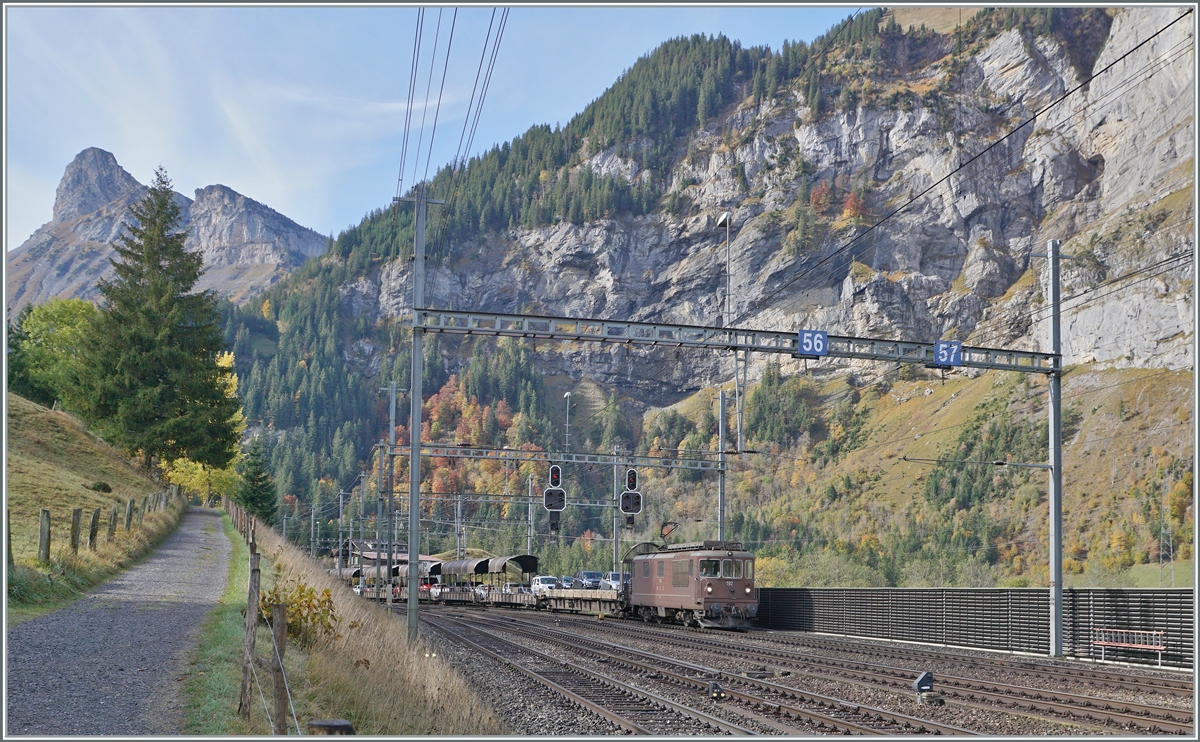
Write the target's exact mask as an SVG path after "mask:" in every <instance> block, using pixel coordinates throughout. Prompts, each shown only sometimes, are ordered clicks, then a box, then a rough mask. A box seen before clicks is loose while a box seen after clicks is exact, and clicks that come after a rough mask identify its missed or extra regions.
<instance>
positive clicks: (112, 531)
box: [108, 505, 120, 543]
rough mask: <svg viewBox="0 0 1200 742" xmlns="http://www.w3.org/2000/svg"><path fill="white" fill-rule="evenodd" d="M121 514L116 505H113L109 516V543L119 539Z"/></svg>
mask: <svg viewBox="0 0 1200 742" xmlns="http://www.w3.org/2000/svg"><path fill="white" fill-rule="evenodd" d="M118 512H120V511H119V509H118V508H117V506H116V505H113V509H112V513H110V514H109V516H108V542H109V543H112V540H113V539H114V538H116V537H117V513H118Z"/></svg>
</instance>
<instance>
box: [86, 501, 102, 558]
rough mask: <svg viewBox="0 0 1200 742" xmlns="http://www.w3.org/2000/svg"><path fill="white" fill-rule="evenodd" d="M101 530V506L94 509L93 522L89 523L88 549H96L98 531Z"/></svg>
mask: <svg viewBox="0 0 1200 742" xmlns="http://www.w3.org/2000/svg"><path fill="white" fill-rule="evenodd" d="M99 530H100V508H96V509H95V510H93V511H92V522H91V523H89V524H88V551H95V550H96V532H97V531H99Z"/></svg>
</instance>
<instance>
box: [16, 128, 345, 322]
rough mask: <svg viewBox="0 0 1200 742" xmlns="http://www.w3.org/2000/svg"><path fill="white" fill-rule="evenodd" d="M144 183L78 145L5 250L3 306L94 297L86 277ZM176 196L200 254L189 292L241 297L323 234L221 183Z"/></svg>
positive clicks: (103, 261)
mask: <svg viewBox="0 0 1200 742" xmlns="http://www.w3.org/2000/svg"><path fill="white" fill-rule="evenodd" d="M145 191H146V187H145V186H143V185H142V184H140V183H138V182H137V180H136V179H134V177H133V176H132V175H130V174H129V173H128V172H126V171H125V169H124V168H122V167H121V166H120V165H119V164H117V160H116V158H115V157H114V156H113V155H112V154H111V153H109V152H105V151H104V150H101V149H97V148H95V147H92V148H89V149H86V150H84V151H83V152H80V153H79V154H78V155H77V156H76V157H75V159H74V160H73V161H72V162H71V163H70V164H69V165H68V166H67V168H66V171H65V172H64V173H63V179H62V181H61V182H60V183H59V185H58V191H57V194H56V196H55V201H54V212H53V214H54V218H53V219H52V220H51V221H50V222H48V223H47V224H44V225H42V227H40V228H39V229H38V230H37V231H36V232H34V233H33V235H32V236H31V237H30V238H29V239H28V240H26V241H25V242H24V243H23V244H22V245H21V246H20V247H18V248H17V249H16V250H13V251H12V252H10V253H9V254H8V256H7V263H8V277H7V284H6V285H7V290H8V308H9V311H10V312H14V313H15V312H17V311H20V309H21V307H23V306H24V305H25V304H29V303H35V304H36V303H41V302H43V301H46V300H47V299H50V298H54V297H60V298H70V297H81V298H85V299H96V298H97V297H98V292H97V290H96V283H97V282H98V281H99V280H101V279H102V278H105V277H106V276H108V275H109V274H110V273H111V270H112V268H111V265H110V263H109V259H110V258H112V257H113V256H114V255H115V252H114V251H113V250H112V248H111V247H110V245H111V244H112V243H113V242H114V241H116V239H117V238H118V237H119V236H120V235H121V232H122V228H123V227H124V226H125V225H126V224H127V223H128V220H129V214H128V212H129V206H130V205H131V204H134V203H136V202H137V201H138V200H140V199H141V198H142V197H143V196H144V194H145ZM176 196H177V201H178V203H179V205H180V208H181V210H182V212H183V213H182V223H181V227H182V228H184V229H187V230H188V240H187V243H186V247H187V249H188V250H191V251H199V252H202V253H203V254H204V264H205V273H204V275H202V276H201V278H200V280H199V281H198V282H197V289H198V290H205V289H213V290H214V291H216V292H217V293H218V294H219V295H221V296H225V297H228V298H230V299H231V300H233V301H238V302H240V301H244V300H245V299H246V298H248V297H249V296H250V295H252V294H254V293H256V292H257V291H260V290H262V289H263V288H265V287H267V286H269V285H270V284H272V283H274V282H275V281H277V280H279V278H281V277H282V276H284V275H286V274H287V273H288V272H289V271H290V270H292V269H293V268H295V267H296V266H299V265H301V264H302V263H303V262H304V261H305V260H307V259H308V258H311V257H314V256H316V255H319V254H321V253H322V252H324V250H325V244H326V238H324V237H322V236H321V235H319V234H317V233H316V232H314V231H313V230H311V229H306V228H305V227H301V226H300V225H298V224H296V223H295V222H293V221H292V220H290V219H288V218H287V217H285V216H283V215H282V214H279V213H278V212H276V211H274V210H272V209H270V208H268V207H267V206H264V205H263V204H260V203H258V202H257V201H254V200H253V199H250V198H247V197H245V196H243V195H241V194H239V193H237V192H235V191H233V190H232V189H230V188H227V187H226V186H222V185H214V186H208V187H207V188H201V189H198V190H197V191H196V198H195V200H192V199H189V198H187V197H185V196H183V195H179V194H176Z"/></svg>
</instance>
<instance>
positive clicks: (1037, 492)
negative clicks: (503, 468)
mask: <svg viewBox="0 0 1200 742" xmlns="http://www.w3.org/2000/svg"><path fill="white" fill-rule="evenodd" d="M1191 385H1192V375H1191V373H1190V372H1171V371H1162V370H1093V369H1091V368H1090V367H1076V368H1072V369H1070V370H1069V372H1068V373H1067V374H1066V375H1065V378H1064V381H1063V397H1064V399H1063V402H1064V418H1065V426H1064V428H1065V435H1064V452H1063V453H1064V477H1063V479H1064V501H1063V532H1064V551H1065V560H1064V570H1065V572H1066V573H1067V574H1066V582H1067V584H1068V585H1077V586H1086V585H1097V586H1119V585H1127V586H1132V585H1135V584H1137V585H1144V584H1147V581H1148V580H1149V579H1150V577H1151V575H1149V573H1148V572H1146V571H1147V570H1148V569H1150V567H1151V566H1153V571H1154V575H1153V577H1154V580H1155V582H1154V584H1155V585H1156V584H1157V562H1158V551H1159V544H1158V536H1159V529H1160V524H1161V515H1162V512H1163V509H1164V508H1166V510H1167V514H1168V519H1169V520H1170V521H1171V523H1172V529H1173V537H1174V555H1175V558H1176V559H1177V560H1182V559H1188V558H1190V556H1191V552H1192V528H1193V525H1192V523H1193V515H1192V507H1191V470H1192V467H1193V463H1194V462H1193V452H1192V446H1191V437H1192V425H1193V422H1194V421H1193V419H1192V410H1191V404H1190V401H1189V400H1190V390H1191ZM818 388H819V394H820V396H821V397H822V399H823V400H824V401H825V402H826V404H828V403H829V402H832V401H833V400H835V399H843V400H844V399H846V398H847V397H848V395H849V394H851V392H849V388H848V387H847V386H846V383H845V381H844V380H842V379H838V380H834V381H830V382H827V383H825V384H823V385H818ZM711 396H712V395H711V394H710V393H709V392H701V393H700V394H699V395H697V396H696V397H695V398H692V399H689V400H685V401H684V402H682V403H680V404H679V405H677V406H676V409H679V410H680V411H681V412H682V413H683V414H685V415H689V416H691V417H695V415H696V409H697V408H703V407H704V406H705V405H707V404H709V403H710V402H709V399H710V397H711ZM857 396H858V400H857V402H856V403H855V411H856V414H857V420H858V421H859V422H858V425H859V426H860V427H859V431H860V432H859V434H858V436H857V445H856V446H853V447H851V449H850V450H849V451H843V452H841V453H839V454H838V455H837V456H835V457H833V458H832V459H828V458H825V459H822V458H821V457H818V456H814V455H813V451H814V450H817V449H819V441H815V440H814V441H808V442H803V443H801V444H798V445H796V446H794V447H792V448H790V449H781V448H779V447H778V446H774V447H772V446H761V445H758V444H756V443H755V442H753V441H750V442H749V443H748V447H750V448H754V449H756V450H758V451H759V453H757V454H747V455H746V456H745V457H744V458H743V460H742V461H741V462H739V463H736V464H735V471H734V472H733V473H732V475H731V477H730V481H729V484H728V485H727V491H728V503H729V505H728V508H727V512H726V523H727V535H729V536H730V537H736V538H741V539H742V540H743V541H745V542H746V543H747V545H748V546H749V547H750V548H753V549H755V550H757V551H759V553H760V554H762V555H766V556H767V557H768V559H771V558H776V559H778V560H780V561H779V562H778V563H775V564H771V563H770V562H769V561H768V565H769V566H770V567H771V569H770V570H768V573H769V574H770V575H771V579H772V580H774V581H775V582H776V584H805V583H811V581H812V580H822V581H828V582H829V583H830V584H838V582H839V580H840V581H842V582H843V583H844V582H846V581H849V582H855V581H857V582H858V584H900V585H904V584H908V585H912V586H920V585H923V584H955V583H959V584H969V583H970V584H996V583H999V584H1012V585H1023V584H1028V585H1044V584H1047V550H1048V527H1047V519H1046V516H1047V512H1048V510H1047V508H1048V505H1047V499H1046V498H1047V495H1046V492H1047V475H1046V472H1045V471H1043V470H1040V469H1029V468H1021V467H1011V466H1006V467H991V466H989V467H987V468H986V469H985V470H983V471H982V476H978V474H979V473H980V468H979V467H974V469H972V467H969V466H957V467H954V466H947V465H941V466H939V465H937V464H935V463H931V462H930V461H915V460H914V459H927V460H936V459H939V458H941V459H963V458H964V457H970V456H971V455H973V454H972V452H973V451H978V450H984V447H985V444H986V443H987V438H988V436H989V435H992V436H995V435H997V434H998V431H999V433H1001V434H1005V435H1009V436H1013V435H1016V434H1023V435H1024V436H1025V438H1024V439H1023V440H1027V441H1030V442H1032V443H1031V444H1030V445H1033V446H1034V448H1032V449H1031V450H1030V452H1029V453H1028V454H1027V455H1026V456H1021V457H1020V458H1014V459H1013V463H1043V462H1044V461H1045V460H1046V459H1045V432H1044V431H1045V426H1046V412H1045V402H1046V382H1045V380H1044V379H1042V378H1039V377H1028V378H1026V377H1023V376H1020V375H1017V374H1011V373H996V372H992V373H988V374H984V375H981V376H980V377H978V378H975V379H969V378H966V377H964V376H955V377H952V378H947V379H946V380H945V381H944V382H943V381H941V380H938V379H936V378H929V379H915V380H909V381H896V382H894V383H892V384H891V385H890V386H885V387H880V386H875V387H872V388H868V389H866V390H862V391H861V393H859V394H858V395H857ZM700 397H703V398H704V399H702V400H701V399H699V398H700ZM850 398H853V396H851V397H850ZM731 407H732V406H731ZM648 419H649V420H650V422H652V421H653V416H648ZM993 423H996V427H992V424H993ZM972 431H976V432H974V433H973V432H972ZM1018 437H1020V436H1019V435H1018ZM1014 440H1016V439H1014ZM1039 442H1040V443H1039ZM1004 445H1006V446H1007V445H1008V444H1004ZM1013 445H1016V444H1013ZM964 450H965V451H967V453H965V454H964V453H961V451H964ZM1008 450H1012V449H1011V448H1009V449H1008ZM988 460H992V459H991V458H989V459H988ZM952 470H953V471H955V472H957V474H956V476H959V477H967V476H970V475H972V474H975V476H976V479H977V480H978V481H977V482H976V484H975V485H974V487H975V490H973V491H974V492H976V493H977V494H976V495H974V497H975V498H976V500H975V501H968V500H967V499H966V498H965V497H964V495H963V494H962V493H963V492H964V491H972V490H965V489H964V488H963V487H962V486H960V487H959V489H958V490H956V492H955V494H956V495H957V496H956V497H948V496H944V492H943V491H942V490H939V489H938V488H939V487H942V486H944V485H942V484H938V481H937V480H939V479H940V480H945V479H946V477H948V476H950V472H951V471H952ZM935 472H937V474H935ZM931 478H932V479H934V480H935V481H934V482H932V483H931ZM644 481H645V485H644V486H643V490H644V496H645V502H646V507H647V510H648V517H646V522H647V523H649V524H656V523H659V522H661V521H663V520H676V521H680V522H682V523H684V531H685V532H684V533H683V534H681V536H680V538H682V539H683V540H690V539H691V538H704V537H708V538H711V537H713V536H714V535H715V530H716V528H715V525H716V524H715V519H716V496H715V495H716V491H715V490H716V482H715V480H713V481H707V480H705V481H702V482H699V483H695V484H689V483H685V482H682V481H680V480H679V479H678V477H675V476H669V477H655V476H653V475H651V476H649V477H645V478H644ZM980 482H981V483H980ZM814 554H826V555H829V554H833V555H837V556H838V557H839V558H840V561H839V560H835V561H834V562H832V563H831V562H829V561H820V562H819V564H818V563H817V562H813V561H812V560H811V559H810V560H809V561H808V562H807V563H806V562H805V557H804V555H814ZM939 564H941V565H950V566H949V567H945V568H944V569H940V568H939ZM955 564H958V565H959V567H960V570H959V573H956V572H955V566H954V565H955ZM962 564H967V565H968V568H961V565H962ZM1137 565H1145V566H1142V567H1139V569H1138V570H1137V571H1130V568H1132V567H1135V566H1137ZM856 567H865V568H867V569H868V572H861V571H856ZM939 569H940V571H939ZM838 570H842V571H843V574H841V575H833V574H830V572H831V571H834V572H836V571H838ZM1185 571H1188V572H1190V564H1188V565H1183V564H1177V565H1176V584H1177V585H1178V584H1184V583H1181V582H1180V577H1181V575H1182V574H1183V573H1184V572H1185ZM1142 572H1146V574H1141V573H1142ZM764 576H766V575H764Z"/></svg>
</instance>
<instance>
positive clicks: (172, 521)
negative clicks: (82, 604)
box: [5, 393, 179, 622]
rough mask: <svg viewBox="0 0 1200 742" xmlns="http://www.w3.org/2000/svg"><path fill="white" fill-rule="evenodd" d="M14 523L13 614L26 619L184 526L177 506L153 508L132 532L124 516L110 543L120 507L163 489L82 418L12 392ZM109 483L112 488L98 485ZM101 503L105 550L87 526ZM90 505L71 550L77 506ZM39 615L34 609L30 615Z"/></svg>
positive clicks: (10, 501)
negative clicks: (93, 545) (44, 524)
mask: <svg viewBox="0 0 1200 742" xmlns="http://www.w3.org/2000/svg"><path fill="white" fill-rule="evenodd" d="M7 422H8V431H7V432H8V470H7V472H6V482H5V484H6V491H7V506H8V512H9V519H10V521H9V527H10V529H11V534H12V551H13V558H14V560H15V562H16V565H17V567H16V569H11V570H10V573H9V580H8V608H9V613H8V617H9V620H10V622H11V621H13V620H22V619H23V618H26V617H28V616H30V615H32V613H36V612H40V611H43V610H46V609H47V608H50V607H53V606H55V605H57V604H59V603H60V602H61V601H63V600H69V599H71V598H73V597H76V596H78V595H79V594H81V591H82V590H83V589H86V588H87V587H89V586H91V585H95V584H97V583H98V582H100V581H102V580H104V579H106V578H107V577H108V576H110V575H112V574H113V573H115V572H116V571H117V570H119V569H121V568H123V567H124V566H126V565H128V564H129V563H131V562H132V561H134V560H136V559H137V558H139V557H140V556H141V555H143V554H145V553H146V552H147V551H149V550H150V549H151V548H153V546H154V545H155V544H157V543H158V542H159V541H161V540H162V538H164V537H165V536H166V535H167V534H168V533H170V532H171V531H172V530H173V529H174V527H175V525H176V524H177V523H178V518H179V510H178V507H176V506H172V507H171V508H170V509H168V510H167V511H166V512H163V511H158V512H154V513H150V514H149V515H147V516H146V517H145V518H144V520H143V524H142V527H141V528H133V529H132V530H130V531H129V532H128V533H127V532H125V531H124V529H123V527H122V526H123V520H118V523H119V524H121V525H118V527H117V534H116V538H115V539H114V541H113V542H112V543H108V541H107V533H108V528H107V527H108V519H109V516H110V513H111V512H112V509H113V507H114V506H117V507H119V508H120V514H121V515H120V517H121V519H123V518H124V513H125V504H126V502H128V501H129V500H130V499H131V498H132V499H134V500H135V501H136V502H137V506H138V507H141V499H142V498H143V497H145V496H146V495H149V494H152V493H155V492H161V491H162V489H163V487H162V486H161V485H159V484H158V483H156V482H155V481H153V480H152V479H149V478H147V477H145V476H143V475H142V474H141V473H139V472H138V471H137V470H136V469H135V468H134V467H133V466H132V465H131V464H130V463H129V462H128V461H127V460H126V459H125V458H124V457H123V456H122V455H121V454H120V453H118V452H117V451H115V450H114V449H112V448H110V447H109V446H108V445H106V444H105V443H103V442H102V441H100V440H98V439H96V438H95V437H94V436H92V435H91V434H90V433H88V431H87V430H86V429H85V428H84V426H83V425H82V424H81V423H80V422H78V421H77V420H76V419H75V418H73V417H71V416H70V415H67V414H66V413H63V412H57V411H53V410H48V409H46V408H45V407H42V406H40V405H37V404H34V403H33V402H30V401H28V400H26V399H24V398H23V397H19V396H17V395H15V394H11V393H10V394H8V421H7ZM98 482H104V483H106V484H107V485H108V486H109V488H110V489H111V492H101V491H97V490H94V489H92V486H93V485H95V484H96V483H98ZM97 507H98V508H100V513H101V515H100V529H99V534H98V540H99V543H100V546H99V548H97V550H96V551H95V552H94V553H89V552H88V551H87V546H86V544H87V526H88V522H89V519H90V518H91V515H92V510H93V509H94V508H97ZM42 508H47V509H49V510H50V514H51V534H50V558H51V563H50V564H49V565H39V564H37V545H38V523H39V515H40V511H41V509H42ZM75 508H83V511H84V512H83V520H82V523H81V529H80V530H81V534H80V543H81V548H80V552H79V555H78V557H73V556H72V555H71V553H70V548H69V543H70V541H69V539H70V530H71V511H72V510H74V509H75ZM31 612H32V613H31Z"/></svg>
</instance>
